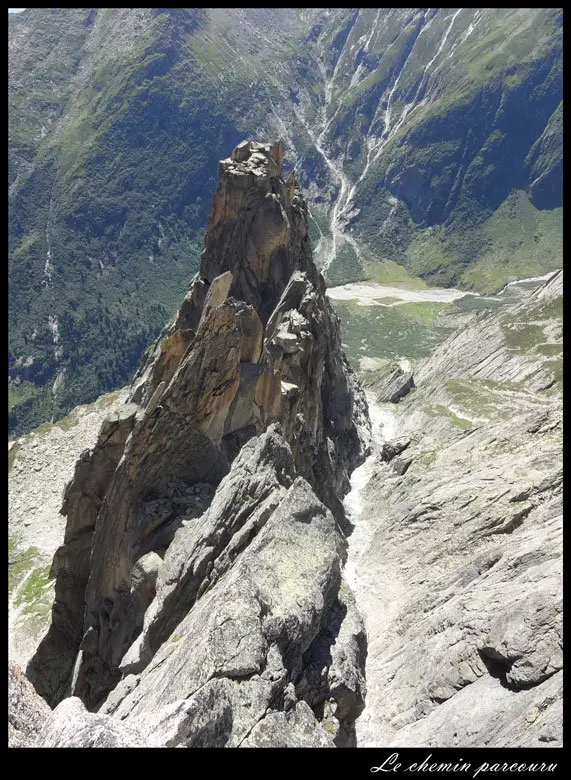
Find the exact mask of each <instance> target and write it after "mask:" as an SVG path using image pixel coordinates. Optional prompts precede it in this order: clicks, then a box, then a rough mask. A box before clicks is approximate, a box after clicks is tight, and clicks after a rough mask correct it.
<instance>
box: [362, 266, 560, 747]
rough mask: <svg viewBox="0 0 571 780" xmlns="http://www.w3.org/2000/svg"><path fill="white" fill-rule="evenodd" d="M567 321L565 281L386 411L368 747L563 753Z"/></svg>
mask: <svg viewBox="0 0 571 780" xmlns="http://www.w3.org/2000/svg"><path fill="white" fill-rule="evenodd" d="M561 317H562V274H561V273H559V274H558V275H557V276H555V277H554V278H553V279H552V280H551V281H549V282H547V283H546V284H544V285H543V286H541V287H540V288H538V289H537V290H536V291H535V292H533V293H532V294H531V295H529V296H528V297H527V298H526V299H525V300H524V301H522V303H521V304H518V305H515V306H510V307H507V308H506V309H504V310H501V311H498V312H494V313H492V312H482V313H480V314H478V315H476V316H475V317H474V318H473V319H472V321H471V322H470V323H469V324H468V325H467V326H466V327H465V328H464V329H462V330H461V331H459V332H458V333H457V334H455V335H454V336H453V337H451V338H450V339H449V340H448V341H447V342H445V343H444V344H443V345H442V346H441V347H439V348H438V349H437V350H436V351H435V352H434V354H433V355H432V356H431V357H430V358H428V359H427V360H426V361H425V362H424V364H423V365H422V366H421V368H420V369H419V370H418V371H417V373H416V375H415V377H414V384H415V385H416V388H415V389H414V390H412V391H410V392H409V394H408V395H407V396H406V397H405V398H404V400H402V401H400V403H399V404H398V406H393V410H394V411H392V412H391V411H390V410H387V409H386V407H387V406H388V405H386V404H385V405H383V406H382V408H378V409H377V410H376V411H375V409H374V408H373V409H372V416H373V417H374V416H375V414H377V415H378V416H380V418H381V420H384V421H385V424H387V419H386V418H387V416H388V417H389V419H390V424H391V428H392V430H391V431H390V433H389V436H390V437H392V441H391V442H388V443H387V442H385V443H384V444H382V446H379V451H378V455H377V458H376V460H375V456H374V455H373V456H372V457H371V459H370V461H369V462H368V466H366V467H365V468H367V469H368V471H369V474H370V481H369V483H368V486H367V487H366V488H365V489H364V490H363V491H361V493H360V495H359V497H358V501H356V497H355V496H352V495H351V494H350V496H349V499H350V505H351V506H353V507H354V506H355V505H356V503H358V504H359V506H360V510H361V511H360V512H359V513H358V514H357V515H355V514H354V517H353V521H354V522H355V523H356V528H355V531H354V537H355V538H353V537H352V538H351V545H350V554H349V562H348V568H349V570H350V571H351V573H352V576H351V578H350V582H351V584H352V586H353V588H354V591H355V594H356V597H357V604H358V607H359V609H360V610H361V612H362V613H363V614H364V615H365V616H366V620H365V623H366V628H367V635H368V642H369V644H368V657H367V667H366V678H367V690H368V698H367V707H366V710H365V712H364V714H363V716H362V717H361V718H360V720H359V721H358V724H357V735H358V743H359V744H361V745H378V744H391V745H409V746H410V745H417V746H422V745H431V746H432V745H434V746H447V747H451V746H455V745H458V746H468V745H473V746H484V745H495V746H502V747H506V746H518V745H519V746H529V747H531V746H542V745H561V740H562V735H561V725H562V713H561V705H562V671H561V669H562V645H561V643H562V624H561V611H562V604H561V599H562V458H561V455H562V399H561V376H562V374H561V358H562V345H561V336H562V332H561ZM395 437H396V438H395Z"/></svg>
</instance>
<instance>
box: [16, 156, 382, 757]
mask: <svg viewBox="0 0 571 780" xmlns="http://www.w3.org/2000/svg"><path fill="white" fill-rule="evenodd" d="M282 162H283V149H282V145H281V143H279V142H277V143H275V144H273V145H270V144H259V143H255V142H253V141H246V142H243V143H241V144H239V145H238V146H237V147H236V148H235V149H234V151H233V153H232V155H231V157H230V158H228V159H226V160H223V161H222V162H221V163H220V166H219V181H218V186H217V189H216V193H215V196H214V202H213V205H212V209H211V213H210V218H209V222H208V228H207V233H206V237H205V250H204V252H203V255H202V262H201V266H200V271H199V273H198V274H197V275H196V276H195V277H194V278H193V280H192V282H191V284H190V287H189V290H188V293H187V295H186V297H185V299H184V301H183V303H182V305H181V307H180V309H179V310H178V313H177V314H176V316H175V318H174V319H173V321H172V322H171V323H170V324H169V325H168V327H167V328H166V329H165V330H164V332H163V333H162V334H161V336H160V337H159V339H158V340H157V341H156V342H155V344H154V345H152V347H151V348H150V349H149V350H148V351H147V353H146V355H145V356H144V359H143V362H142V364H141V366H140V369H139V371H138V373H137V375H136V376H135V379H134V380H133V383H132V386H131V388H130V391H129V397H128V399H127V402H126V403H125V404H123V405H122V406H120V407H119V410H118V411H116V412H114V413H113V414H112V415H111V416H110V417H109V418H107V419H106V420H105V421H104V422H103V424H102V425H101V429H100V432H99V436H98V439H97V442H96V444H95V446H94V447H93V448H91V449H89V450H86V451H84V452H83V453H82V454H81V457H80V458H79V460H78V461H77V463H76V466H75V472H74V476H73V478H72V479H71V481H70V482H69V483H68V485H67V487H66V489H65V492H64V499H63V506H62V509H61V512H62V514H63V515H65V516H66V518H67V524H66V530H65V538H64V542H63V544H62V545H61V546H60V548H59V549H58V550H57V552H56V554H55V556H54V561H53V565H52V576H54V577H55V602H54V606H53V610H52V621H51V625H50V628H49V630H48V632H47V634H46V636H45V637H44V639H43V640H42V642H41V643H40V645H39V647H38V649H37V651H36V654H35V655H34V657H33V658H32V659H31V661H30V663H29V664H28V667H27V675H28V677H29V679H30V680H31V681H32V683H33V684H34V686H35V688H36V690H37V691H38V693H39V694H40V695H41V696H42V697H43V698H44V699H45V700H46V701H47V702H48V703H49V705H50V706H51V707H56V709H55V713H54V714H53V716H52V718H50V719H49V720H48V723H47V724H46V726H45V727H44V729H43V730H42V732H41V734H40V736H39V737H38V742H37V743H36V744H41V745H45V746H48V745H53V746H56V745H58V746H95V745H102V746H104V745H117V746H119V745H155V746H189V747H190V746H205V747H208V746H240V745H244V746H263V745H273V746H278V745H281V746H295V745H300V746H334V745H335V744H351V741H352V739H353V738H354V737H353V735H354V726H353V724H354V722H355V720H356V718H357V717H358V715H359V714H360V712H361V711H362V709H363V706H364V696H365V683H364V664H365V657H366V638H365V633H364V628H363V624H362V621H361V618H360V616H359V614H358V612H357V610H356V607H355V604H354V601H353V597H352V594H351V593H350V591H349V590H348V589H347V588H346V586H345V585H344V584H342V580H341V569H342V565H343V562H344V560H345V557H346V541H345V532H346V520H345V516H344V510H343V506H342V503H341V501H342V498H343V496H344V495H345V494H346V493H347V491H348V490H349V475H350V473H351V471H352V470H353V469H354V468H355V467H356V466H357V465H359V464H360V463H361V462H362V461H363V460H364V458H365V456H366V454H367V452H368V446H369V445H368V442H369V437H370V422H369V417H368V411H367V405H366V401H365V398H364V395H363V392H362V390H361V388H360V386H359V385H358V383H357V381H356V379H355V376H354V374H353V373H352V371H351V369H350V367H349V365H348V363H347V361H346V359H345V356H344V354H343V352H342V349H341V342H340V336H339V325H338V320H337V317H336V315H335V313H334V312H333V310H332V308H331V305H330V303H329V301H328V299H327V297H326V296H325V284H324V281H323V277H322V276H321V274H320V273H319V272H318V271H317V270H316V268H315V266H314V264H313V260H312V254H311V246H310V240H309V237H308V232H307V208H306V204H305V201H304V199H303V197H302V195H301V191H300V189H299V186H298V183H297V181H296V179H295V176H294V175H293V174H292V175H290V176H289V177H288V178H287V179H284V178H283V175H282ZM70 697H71V698H70Z"/></svg>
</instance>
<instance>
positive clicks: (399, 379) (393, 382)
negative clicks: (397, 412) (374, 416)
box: [377, 366, 414, 404]
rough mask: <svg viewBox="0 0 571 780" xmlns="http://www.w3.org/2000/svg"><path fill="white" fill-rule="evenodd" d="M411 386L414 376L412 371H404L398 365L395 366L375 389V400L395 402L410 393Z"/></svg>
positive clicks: (412, 385)
mask: <svg viewBox="0 0 571 780" xmlns="http://www.w3.org/2000/svg"><path fill="white" fill-rule="evenodd" d="M413 387H414V378H413V374H412V371H404V370H403V369H402V368H401V367H400V366H397V367H396V368H395V369H394V371H392V372H391V373H390V374H389V376H388V377H386V378H385V379H384V380H383V381H382V382H381V384H380V386H379V388H378V390H377V401H378V402H379V403H383V402H384V401H390V402H391V403H393V404H397V403H398V402H399V401H400V400H401V398H404V397H405V395H408V393H410V391H411V390H412V389H413Z"/></svg>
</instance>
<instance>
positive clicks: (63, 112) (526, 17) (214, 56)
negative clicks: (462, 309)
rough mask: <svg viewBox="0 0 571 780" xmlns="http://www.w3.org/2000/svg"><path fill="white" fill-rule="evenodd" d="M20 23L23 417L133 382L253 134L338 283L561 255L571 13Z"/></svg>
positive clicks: (14, 264) (17, 211) (521, 265)
mask: <svg viewBox="0 0 571 780" xmlns="http://www.w3.org/2000/svg"><path fill="white" fill-rule="evenodd" d="M9 31H10V63H9V67H10V171H9V173H10V196H11V201H10V260H9V263H10V375H11V378H12V380H13V384H12V387H11V390H12V392H11V400H10V404H11V410H12V411H11V417H10V425H11V428H12V429H13V430H15V431H23V430H26V429H28V428H29V427H30V425H32V424H34V423H36V424H37V423H38V422H40V421H43V420H46V419H49V418H50V417H51V416H52V415H56V416H59V415H61V414H62V413H63V412H64V411H67V410H69V409H70V408H71V406H73V405H75V404H77V403H80V402H86V401H91V400H93V399H94V398H95V397H96V396H97V395H98V394H99V393H100V392H102V391H104V390H111V389H114V388H116V387H118V386H120V385H121V384H123V383H124V382H125V381H126V380H127V379H129V378H130V376H131V372H132V371H133V369H134V368H135V367H136V365H137V363H138V360H139V358H140V355H141V353H142V351H143V349H144V347H145V345H146V344H147V343H148V342H149V340H151V339H152V338H153V337H154V336H155V335H156V334H157V332H158V330H159V329H160V327H161V326H162V323H163V322H164V321H165V319H167V318H168V316H169V315H170V314H171V313H172V312H173V311H174V309H175V308H176V302H177V301H178V300H179V298H180V295H181V294H182V293H183V291H184V287H185V284H186V281H187V279H188V277H189V275H190V274H191V273H192V271H194V270H196V268H197V267H198V260H199V253H200V248H201V236H202V230H203V228H204V225H205V222H206V216H207V206H208V203H209V202H210V197H211V195H212V192H213V189H214V185H215V178H214V176H213V173H212V172H213V171H214V166H215V162H216V160H217V159H219V157H220V156H222V155H223V154H224V153H225V150H226V149H227V148H228V147H230V146H233V145H234V144H235V143H236V142H237V141H239V140H240V138H241V137H243V136H244V135H246V134H248V133H253V134H254V133H255V135H256V136H257V137H260V138H262V139H266V140H273V138H275V137H281V138H282V140H283V141H284V142H285V143H286V146H287V147H288V156H289V158H290V159H291V160H292V162H293V163H294V164H295V167H296V169H297V170H298V173H299V178H300V180H301V184H302V186H303V188H304V192H305V194H306V196H307V198H308V200H309V203H310V212H311V215H312V220H311V223H310V229H311V233H312V238H313V240H314V243H315V244H316V258H317V262H318V265H320V266H321V267H322V268H326V269H327V277H328V279H329V281H330V282H332V283H334V282H339V281H345V280H348V279H359V278H363V277H365V276H367V275H372V276H374V277H377V278H382V276H383V274H385V273H386V272H387V268H389V267H390V268H393V265H392V263H391V264H389V263H388V261H389V260H392V261H396V262H397V263H400V264H404V265H405V266H406V267H407V268H408V269H409V270H410V271H411V272H412V273H413V274H420V275H422V276H424V277H426V278H429V279H431V280H432V281H433V282H435V283H440V284H450V283H455V284H457V285H461V286H465V287H471V288H474V289H479V290H485V289H486V290H490V289H495V288H497V287H498V286H500V285H501V284H502V283H503V282H504V281H506V280H507V279H508V278H514V277H515V276H529V275H534V274H536V273H541V272H545V271H546V270H552V269H554V268H556V267H558V266H559V265H560V263H561V236H560V233H561V231H560V225H561V209H560V207H561V98H562V92H561V38H562V35H561V32H562V31H561V13H560V11H559V10H558V9H203V10H197V9H27V10H26V11H25V12H24V13H22V14H18V15H12V16H11V17H10V19H9ZM522 118H525V119H522Z"/></svg>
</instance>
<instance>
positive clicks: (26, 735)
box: [8, 661, 52, 747]
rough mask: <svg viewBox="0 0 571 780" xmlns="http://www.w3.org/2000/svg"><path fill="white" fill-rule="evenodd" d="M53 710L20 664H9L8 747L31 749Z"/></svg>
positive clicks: (10, 662)
mask: <svg viewBox="0 0 571 780" xmlns="http://www.w3.org/2000/svg"><path fill="white" fill-rule="evenodd" d="M51 716H52V713H51V710H50V708H49V707H48V705H47V704H46V703H45V701H44V700H43V699H41V698H40V697H39V696H38V694H37V693H36V691H35V690H34V686H33V685H32V684H31V683H30V682H29V681H28V680H27V679H26V676H25V675H24V672H23V671H22V670H21V669H20V667H19V666H18V664H15V663H13V662H12V661H9V662H8V747H30V746H31V745H33V744H34V742H35V741H36V739H37V737H38V734H39V733H40V731H41V729H42V727H43V726H44V725H45V723H46V720H49V719H50V718H51Z"/></svg>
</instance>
